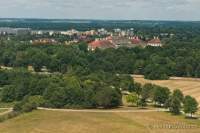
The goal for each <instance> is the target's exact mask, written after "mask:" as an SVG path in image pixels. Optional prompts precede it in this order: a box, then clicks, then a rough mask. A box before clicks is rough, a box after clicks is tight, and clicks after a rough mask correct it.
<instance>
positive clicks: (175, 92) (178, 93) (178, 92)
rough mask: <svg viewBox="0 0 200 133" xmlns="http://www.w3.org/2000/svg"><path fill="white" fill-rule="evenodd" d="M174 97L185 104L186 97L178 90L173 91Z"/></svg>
mask: <svg viewBox="0 0 200 133" xmlns="http://www.w3.org/2000/svg"><path fill="white" fill-rule="evenodd" d="M172 95H173V97H176V98H177V99H178V100H180V102H183V100H184V96H183V93H182V91H180V90H178V89H176V90H174V91H173V94H172Z"/></svg>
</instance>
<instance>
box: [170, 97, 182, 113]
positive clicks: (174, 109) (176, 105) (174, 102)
mask: <svg viewBox="0 0 200 133" xmlns="http://www.w3.org/2000/svg"><path fill="white" fill-rule="evenodd" d="M169 106H170V107H169V110H170V112H171V113H173V114H175V115H178V114H180V109H181V102H180V99H179V98H178V97H175V96H172V97H171V99H170V104H169Z"/></svg>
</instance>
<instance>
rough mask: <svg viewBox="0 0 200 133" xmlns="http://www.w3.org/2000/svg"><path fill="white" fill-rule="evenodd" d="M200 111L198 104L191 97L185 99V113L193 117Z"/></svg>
mask: <svg viewBox="0 0 200 133" xmlns="http://www.w3.org/2000/svg"><path fill="white" fill-rule="evenodd" d="M197 110H198V102H197V101H196V99H195V98H193V97H191V96H185V98H184V112H185V113H190V114H191V117H192V115H193V114H194V113H196V112H197Z"/></svg>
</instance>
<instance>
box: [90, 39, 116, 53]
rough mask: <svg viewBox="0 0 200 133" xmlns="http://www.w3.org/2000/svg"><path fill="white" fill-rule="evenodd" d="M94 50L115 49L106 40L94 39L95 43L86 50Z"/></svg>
mask: <svg viewBox="0 0 200 133" xmlns="http://www.w3.org/2000/svg"><path fill="white" fill-rule="evenodd" d="M96 48H100V49H107V48H115V45H114V44H113V43H111V42H110V41H109V40H107V39H96V40H95V41H93V42H91V43H89V44H88V50H91V51H94V50H95V49H96Z"/></svg>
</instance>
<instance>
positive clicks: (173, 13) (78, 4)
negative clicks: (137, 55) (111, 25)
mask: <svg viewBox="0 0 200 133" xmlns="http://www.w3.org/2000/svg"><path fill="white" fill-rule="evenodd" d="M0 5H1V8H0V17H28V18H30V17H34V18H83V19H85V18H90V19H165V20H174V19H176V20H177V19H178V20H200V16H199V12H200V0H9V1H8V0H0Z"/></svg>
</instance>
